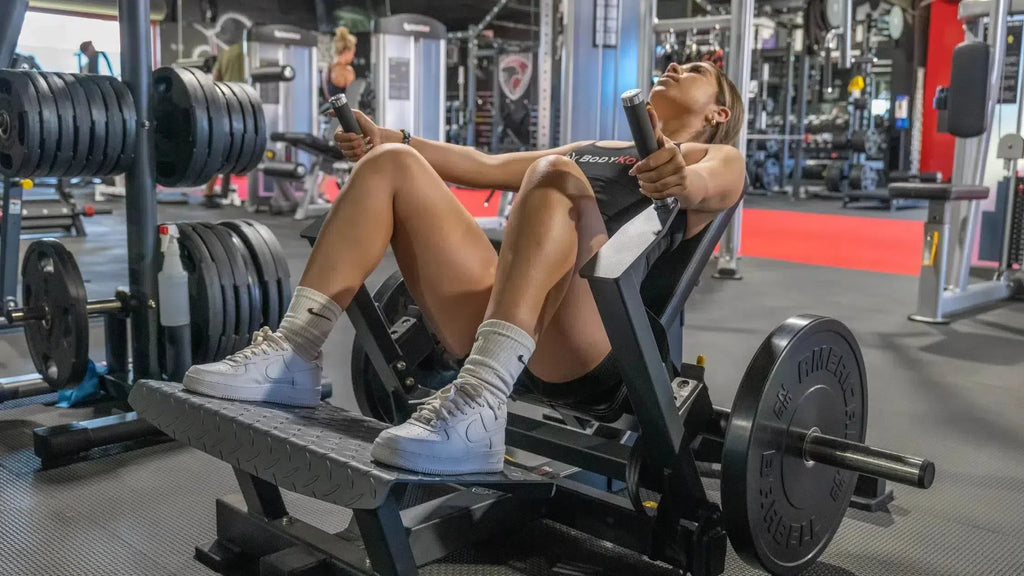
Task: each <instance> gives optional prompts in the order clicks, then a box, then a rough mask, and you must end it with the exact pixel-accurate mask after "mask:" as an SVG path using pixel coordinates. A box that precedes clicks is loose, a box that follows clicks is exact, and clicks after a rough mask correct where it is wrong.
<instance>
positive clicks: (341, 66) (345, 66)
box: [325, 26, 356, 98]
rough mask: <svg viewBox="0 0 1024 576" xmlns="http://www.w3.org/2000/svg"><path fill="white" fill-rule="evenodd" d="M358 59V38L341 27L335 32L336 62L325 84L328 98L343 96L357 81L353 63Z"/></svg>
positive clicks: (329, 70) (328, 71) (334, 61)
mask: <svg viewBox="0 0 1024 576" xmlns="http://www.w3.org/2000/svg"><path fill="white" fill-rule="evenodd" d="M355 57H356V37H355V36H353V35H352V33H351V32H349V31H348V28H346V27H344V26H339V27H337V28H335V30H334V60H333V61H332V62H331V67H330V68H329V69H328V70H327V82H326V83H325V84H326V85H327V86H326V90H325V92H326V93H327V97H328V98H330V97H331V96H334V95H335V94H343V93H344V92H345V88H347V87H348V85H349V84H351V83H352V81H353V80H355V79H356V70H355V68H353V67H352V61H353V60H355Z"/></svg>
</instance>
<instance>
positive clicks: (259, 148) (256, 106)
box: [238, 84, 267, 174]
mask: <svg viewBox="0 0 1024 576" xmlns="http://www.w3.org/2000/svg"><path fill="white" fill-rule="evenodd" d="M238 87H239V88H240V89H241V91H242V92H244V93H245V95H246V96H248V97H249V105H250V106H251V107H252V111H253V118H254V121H255V126H256V129H255V131H254V133H255V135H256V143H255V150H254V151H253V155H252V157H251V158H250V159H249V163H248V164H246V165H245V166H243V167H242V173H243V174H244V173H247V172H251V171H252V170H253V169H255V168H256V166H257V165H258V164H259V163H260V162H261V161H262V160H263V154H264V152H266V151H267V119H266V116H264V114H263V103H262V102H260V98H259V95H257V94H256V91H255V90H253V88H252V86H249V85H248V84H238Z"/></svg>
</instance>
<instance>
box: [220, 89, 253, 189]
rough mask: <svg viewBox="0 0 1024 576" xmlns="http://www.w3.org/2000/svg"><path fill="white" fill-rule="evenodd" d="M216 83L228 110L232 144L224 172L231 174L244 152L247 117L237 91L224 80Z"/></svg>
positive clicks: (225, 160) (225, 161)
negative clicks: (243, 144)
mask: <svg viewBox="0 0 1024 576" xmlns="http://www.w3.org/2000/svg"><path fill="white" fill-rule="evenodd" d="M214 85H215V86H216V87H217V91H218V92H220V95H221V97H222V98H224V104H225V106H226V107H227V111H228V123H229V125H230V128H229V130H230V133H231V139H230V141H231V145H230V147H229V148H228V155H227V157H226V158H225V159H224V173H225V174H230V173H232V172H234V171H235V166H236V165H237V164H238V157H239V154H241V152H242V140H243V139H244V138H245V118H244V117H243V116H242V105H241V104H240V103H239V102H238V97H237V96H235V93H234V92H232V91H231V89H230V88H227V87H226V86H224V82H215V83H214Z"/></svg>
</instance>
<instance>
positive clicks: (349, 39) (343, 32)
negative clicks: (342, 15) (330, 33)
mask: <svg viewBox="0 0 1024 576" xmlns="http://www.w3.org/2000/svg"><path fill="white" fill-rule="evenodd" d="M355 47H356V37H355V36H353V35H352V33H351V32H349V31H348V28H346V27H344V26H338V27H337V28H335V29H334V55H335V56H337V55H338V54H343V53H344V52H347V51H348V50H354V49H355Z"/></svg>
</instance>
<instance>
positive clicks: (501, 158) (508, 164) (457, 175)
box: [334, 110, 583, 190]
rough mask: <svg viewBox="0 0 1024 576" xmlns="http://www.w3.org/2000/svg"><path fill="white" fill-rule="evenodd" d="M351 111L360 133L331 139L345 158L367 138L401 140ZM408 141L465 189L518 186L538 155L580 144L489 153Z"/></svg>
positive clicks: (355, 154)
mask: <svg viewBox="0 0 1024 576" xmlns="http://www.w3.org/2000/svg"><path fill="white" fill-rule="evenodd" d="M352 113H353V114H354V115H355V117H356V122H358V123H359V129H360V131H361V132H362V133H363V135H362V136H360V135H358V134H353V133H350V132H345V131H343V130H342V129H340V128H339V129H338V130H337V131H335V133H334V140H335V142H337V143H338V147H339V148H340V149H341V151H342V152H343V153H344V154H345V157H346V158H348V159H349V160H351V161H358V160H359V159H360V158H362V157H363V155H364V154H366V152H367V150H368V149H367V147H366V140H367V139H368V140H369V142H372V143H373V144H374V145H377V144H385V143H400V142H402V133H401V132H399V131H398V130H389V129H387V128H381V127H379V126H377V125H376V124H374V123H373V120H371V119H370V118H369V117H367V116H366V115H365V114H363V113H362V112H360V111H358V110H353V111H352ZM409 144H410V145H412V147H413V148H414V149H415V150H416V151H417V152H419V153H420V154H422V155H423V157H424V158H425V159H426V160H427V163H428V164H430V165H431V167H433V168H434V170H436V171H437V173H438V174H439V175H440V176H441V179H442V180H446V181H448V182H453V183H455V184H459V185H462V186H466V187H469V188H498V189H502V190H517V189H519V185H520V184H522V182H523V177H524V176H526V171H527V170H528V169H529V168H530V165H531V164H533V163H534V162H535V161H537V160H538V159H539V158H541V157H543V156H548V155H551V154H557V155H565V154H568V153H569V152H571V151H573V150H575V149H576V148H577V147H579V146H581V145H583V143H575V144H567V145H565V146H560V147H558V148H553V149H550V150H533V151H529V152H512V153H509V154H497V155H490V154H484V153H483V152H481V151H479V150H477V149H476V148H472V147H469V146H457V145H455V144H447V143H444V142H434V141H432V140H425V139H423V138H412V139H411V140H410V142H409Z"/></svg>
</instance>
